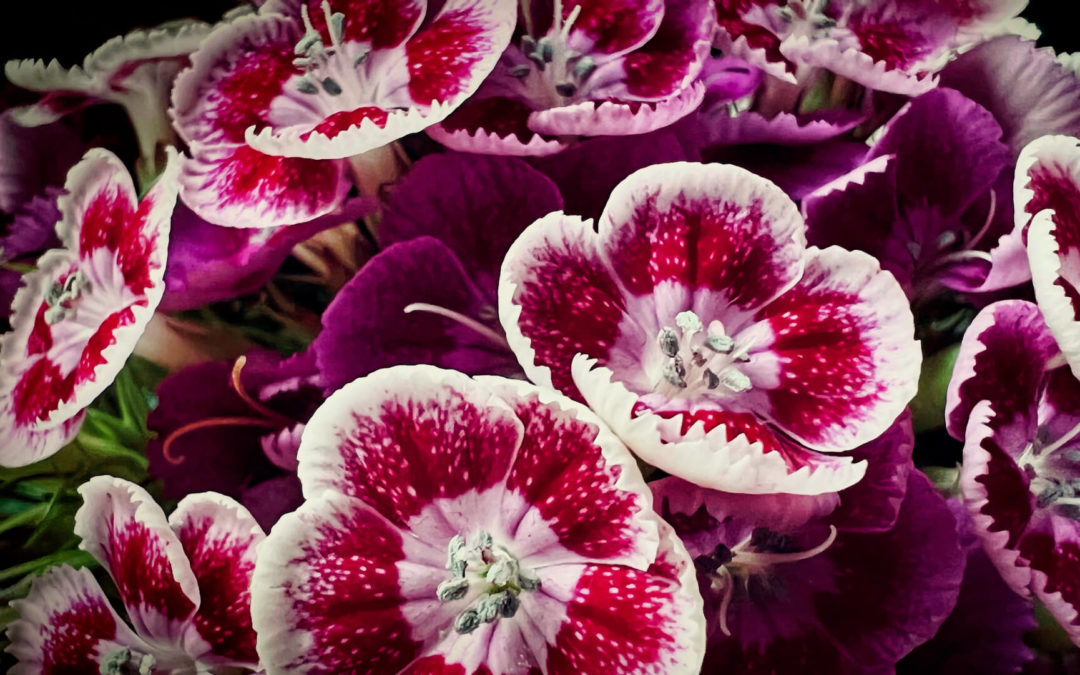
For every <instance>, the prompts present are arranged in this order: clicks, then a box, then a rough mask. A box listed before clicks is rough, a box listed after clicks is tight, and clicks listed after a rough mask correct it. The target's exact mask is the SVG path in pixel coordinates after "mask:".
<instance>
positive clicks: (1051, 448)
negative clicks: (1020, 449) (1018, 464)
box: [1034, 424, 1080, 455]
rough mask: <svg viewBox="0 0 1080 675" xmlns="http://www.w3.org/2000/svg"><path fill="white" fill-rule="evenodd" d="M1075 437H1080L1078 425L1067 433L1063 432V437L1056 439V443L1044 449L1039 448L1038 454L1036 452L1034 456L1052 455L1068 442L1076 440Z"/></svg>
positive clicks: (1079, 426)
mask: <svg viewBox="0 0 1080 675" xmlns="http://www.w3.org/2000/svg"><path fill="white" fill-rule="evenodd" d="M1077 435H1080V424H1077V425H1076V426H1075V427H1073V428H1072V429H1069V430H1068V431H1067V432H1065V434H1064V435H1063V436H1061V437H1060V438H1058V439H1057V440H1056V441H1054V442H1053V443H1051V444H1050V445H1048V446H1046V447H1045V448H1039V450H1038V452H1036V453H1034V454H1036V455H1050V454H1053V453H1054V452H1057V451H1058V450H1060V449H1061V448H1062V447H1063V446H1064V445H1065V444H1067V443H1068V442H1069V441H1071V440H1073V439H1074V438H1076V437H1077Z"/></svg>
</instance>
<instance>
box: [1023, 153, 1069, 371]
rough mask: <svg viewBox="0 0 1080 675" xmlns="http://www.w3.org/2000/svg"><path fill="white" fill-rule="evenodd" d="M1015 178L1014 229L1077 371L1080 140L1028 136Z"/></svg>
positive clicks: (1044, 307)
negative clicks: (1029, 137) (1025, 248)
mask: <svg viewBox="0 0 1080 675" xmlns="http://www.w3.org/2000/svg"><path fill="white" fill-rule="evenodd" d="M1014 180H1015V184H1014V194H1015V196H1014V200H1015V204H1016V226H1017V228H1018V230H1017V233H1018V234H1019V236H1021V237H1022V240H1023V241H1025V242H1026V243H1027V254H1028V263H1029V264H1030V265H1031V283H1032V285H1034V287H1035V299H1036V300H1037V301H1038V303H1039V308H1040V309H1041V310H1042V313H1043V316H1045V317H1046V325H1047V326H1049V328H1050V332H1051V333H1053V335H1054V338H1055V339H1056V340H1057V343H1058V345H1059V346H1060V348H1061V352H1062V354H1063V355H1064V357H1065V359H1066V360H1067V361H1068V362H1069V366H1070V367H1071V368H1072V372H1073V374H1075V375H1076V376H1077V377H1080V140H1078V139H1076V138H1073V137H1071V136H1044V137H1042V138H1039V139H1036V140H1034V141H1032V142H1031V143H1029V144H1028V145H1027V146H1026V147H1025V148H1024V150H1023V151H1022V152H1021V153H1020V159H1019V160H1018V161H1017V165H1016V174H1015V178H1014ZM1018 234H1014V235H1013V236H1014V237H1015V236H1018Z"/></svg>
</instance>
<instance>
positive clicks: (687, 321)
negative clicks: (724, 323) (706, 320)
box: [675, 312, 705, 333]
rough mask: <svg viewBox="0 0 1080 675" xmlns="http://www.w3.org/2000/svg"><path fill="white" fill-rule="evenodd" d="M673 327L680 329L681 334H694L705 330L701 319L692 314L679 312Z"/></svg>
mask: <svg viewBox="0 0 1080 675" xmlns="http://www.w3.org/2000/svg"><path fill="white" fill-rule="evenodd" d="M675 325H676V326H678V327H679V328H680V329H682V332H683V333H696V332H698V331H699V330H702V329H703V328H705V324H703V323H702V322H701V317H699V316H698V315H697V314H694V313H693V312H679V313H678V314H676V315H675Z"/></svg>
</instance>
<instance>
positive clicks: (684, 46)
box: [597, 0, 716, 100]
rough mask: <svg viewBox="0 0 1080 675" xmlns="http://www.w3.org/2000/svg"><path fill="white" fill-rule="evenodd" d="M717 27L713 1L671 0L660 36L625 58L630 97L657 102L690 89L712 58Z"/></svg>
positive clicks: (666, 7) (627, 90) (612, 92)
mask: <svg viewBox="0 0 1080 675" xmlns="http://www.w3.org/2000/svg"><path fill="white" fill-rule="evenodd" d="M715 27H716V19H715V11H714V9H713V2H712V0H704V1H702V0H667V1H666V2H665V3H664V20H663V21H662V22H661V23H660V27H659V29H658V30H657V31H656V34H655V35H653V37H652V39H650V40H649V41H648V42H646V43H645V44H644V45H642V46H641V47H640V48H639V49H635V50H634V51H633V52H631V53H630V54H627V55H626V56H625V57H623V59H622V62H623V68H624V69H625V71H626V84H625V92H626V95H627V96H629V97H631V98H633V99H637V100H657V99H659V98H661V97H668V96H674V95H675V94H677V93H678V92H680V91H682V90H684V89H685V88H686V87H688V86H689V85H690V83H691V82H693V81H694V79H695V78H697V76H698V73H700V72H701V68H702V66H703V65H704V63H705V59H706V58H707V57H708V56H709V52H710V49H711V47H712V35H713V31H714V30H715ZM597 93H599V92H597ZM608 93H610V94H614V95H616V96H618V94H617V93H616V92H615V91H611V92H608Z"/></svg>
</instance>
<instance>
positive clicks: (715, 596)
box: [651, 465, 964, 675]
mask: <svg viewBox="0 0 1080 675" xmlns="http://www.w3.org/2000/svg"><path fill="white" fill-rule="evenodd" d="M909 466H910V465H909ZM651 485H652V487H653V488H654V492H655V494H656V501H657V504H658V506H659V509H660V511H661V513H662V515H663V516H664V517H665V519H667V520H668V521H669V522H671V523H672V525H673V526H674V528H675V531H676V533H678V534H679V535H680V536H681V537H682V538H683V541H684V542H685V543H686V547H687V549H688V550H689V552H690V555H692V556H694V563H695V565H696V567H697V570H698V583H699V586H700V588H701V591H702V594H703V595H704V598H705V617H706V620H707V622H708V633H709V638H708V647H707V650H706V654H705V665H704V667H703V669H702V672H709V673H713V672H717V673H719V672H725V671H730V672H737V673H757V672H769V673H804V672H806V673H833V674H837V675H841V674H845V675H846V674H850V675H855V674H856V673H879V672H881V673H884V672H893V667H894V664H896V662H897V661H898V660H899V659H900V658H901V657H903V656H904V655H905V654H907V653H908V652H909V651H911V649H912V648H914V647H915V646H917V645H919V644H920V643H922V642H924V641H925V640H927V639H928V638H930V637H931V636H932V635H934V633H935V632H936V631H937V629H938V627H939V626H940V625H941V624H942V622H943V621H944V620H945V618H946V617H947V616H948V615H949V612H950V611H951V610H952V608H953V606H954V604H955V603H956V598H957V594H958V592H959V590H960V582H961V577H962V576H963V570H964V554H963V552H962V551H961V549H960V547H959V545H958V542H957V534H956V531H955V523H954V521H953V517H952V515H951V514H950V513H949V510H948V507H947V506H946V504H945V502H944V500H943V499H942V498H941V497H940V496H938V494H937V493H936V492H935V490H934V488H933V486H932V485H931V484H930V482H929V481H928V480H927V479H926V478H925V476H923V475H922V474H920V473H918V472H912V473H911V474H910V475H908V476H907V477H906V478H905V479H904V484H903V486H902V487H903V489H902V492H901V496H902V501H901V502H899V503H897V504H892V505H891V509H892V510H893V511H894V513H895V521H894V523H893V524H892V525H890V526H889V527H888V528H886V529H885V530H882V531H870V532H867V531H860V530H858V529H851V528H850V527H849V525H850V524H851V522H852V521H851V520H850V513H848V514H844V515H840V514H839V513H838V512H834V513H833V514H829V513H828V512H827V511H826V512H825V513H824V514H812V513H811V514H808V513H806V512H794V513H793V512H792V511H790V510H787V509H783V510H775V509H770V508H769V506H770V505H771V501H770V500H772V499H773V497H761V496H754V497H749V496H747V495H728V494H724V493H719V492H714V491H711V490H704V489H702V488H695V487H694V486H691V485H688V484H686V483H685V482H683V481H680V480H679V479H675V478H667V479H664V480H661V481H658V482H656V483H652V484H651ZM844 499H845V494H844V493H843V492H842V493H841V500H844ZM858 500H859V501H864V500H865V501H868V502H873V501H880V504H879V505H872V504H868V505H867V509H868V510H870V511H877V510H879V509H880V508H881V507H882V506H884V505H885V504H887V503H889V502H887V501H883V500H881V499H880V498H879V497H878V496H877V495H876V494H875V493H873V492H864V493H863V494H861V495H860V496H859V498H858ZM763 507H764V508H763Z"/></svg>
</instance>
